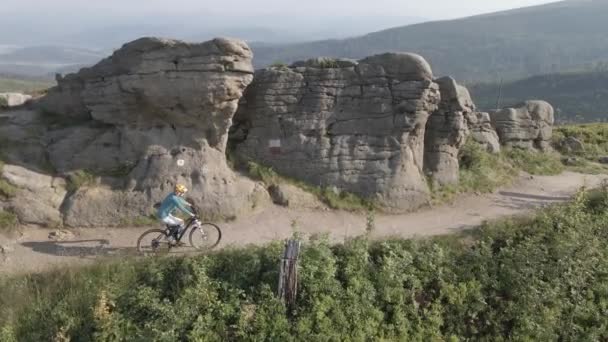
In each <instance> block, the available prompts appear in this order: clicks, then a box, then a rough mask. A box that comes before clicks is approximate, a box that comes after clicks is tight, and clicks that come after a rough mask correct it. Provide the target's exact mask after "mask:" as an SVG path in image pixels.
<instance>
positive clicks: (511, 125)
mask: <svg viewBox="0 0 608 342" xmlns="http://www.w3.org/2000/svg"><path fill="white" fill-rule="evenodd" d="M490 116H491V119H492V125H493V126H494V127H495V128H496V132H497V133H498V136H499V137H500V142H501V144H502V145H504V146H507V147H517V148H524V149H538V150H541V151H546V150H548V149H550V148H551V136H552V132H553V123H554V116H553V107H552V106H551V105H550V104H549V103H547V102H545V101H526V102H524V103H521V104H519V105H517V106H515V108H505V109H502V110H499V111H496V112H493V113H490Z"/></svg>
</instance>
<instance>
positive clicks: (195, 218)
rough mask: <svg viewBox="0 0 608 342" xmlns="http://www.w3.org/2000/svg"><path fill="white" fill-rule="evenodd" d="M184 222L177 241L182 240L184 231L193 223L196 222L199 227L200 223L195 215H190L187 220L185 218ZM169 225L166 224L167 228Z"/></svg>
mask: <svg viewBox="0 0 608 342" xmlns="http://www.w3.org/2000/svg"><path fill="white" fill-rule="evenodd" d="M185 223H186V224H185V225H184V229H182V231H181V233H180V234H179V235H178V236H177V241H178V242H179V241H182V238H183V237H184V235H186V232H187V231H189V230H190V228H191V227H192V226H194V225H195V224H197V225H198V226H199V227H200V223H198V218H197V217H192V218H189V219H188V220H186V222H185ZM168 228H169V227H168V226H167V229H168Z"/></svg>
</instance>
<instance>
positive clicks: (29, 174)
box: [0, 38, 553, 227]
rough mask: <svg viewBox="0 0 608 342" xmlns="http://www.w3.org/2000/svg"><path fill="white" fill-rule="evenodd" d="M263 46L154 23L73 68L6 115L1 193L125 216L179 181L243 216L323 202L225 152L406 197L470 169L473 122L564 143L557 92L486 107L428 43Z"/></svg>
mask: <svg viewBox="0 0 608 342" xmlns="http://www.w3.org/2000/svg"><path fill="white" fill-rule="evenodd" d="M251 58H252V53H251V51H250V50H249V48H248V47H247V45H246V44H245V43H243V42H241V41H237V40H228V39H215V40H213V41H209V42H205V43H200V44H189V43H184V42H181V41H175V40H164V39H157V38H142V39H139V40H136V41H134V42H131V43H128V44H126V45H124V46H123V47H122V48H121V49H119V50H117V51H116V52H115V53H114V54H113V55H112V56H110V57H108V58H106V59H104V60H102V61H101V62H100V63H98V64H97V65H95V66H93V67H91V68H85V69H82V70H81V71H80V72H78V73H76V74H71V75H67V76H66V77H61V76H58V77H57V83H58V85H57V86H56V87H54V88H52V89H51V90H50V91H49V92H48V94H47V95H46V96H45V97H43V98H41V99H39V100H36V101H35V103H34V107H35V109H36V110H29V109H23V108H22V109H19V110H11V111H8V112H3V113H2V114H0V153H1V155H2V159H3V161H4V162H5V164H6V165H5V166H4V167H3V168H2V169H0V181H2V182H3V186H4V187H5V188H7V187H14V188H16V189H18V191H17V192H16V193H14V194H9V195H10V196H6V194H5V195H2V193H0V210H10V211H12V212H14V213H16V214H17V215H18V217H19V220H20V222H21V223H32V224H39V225H46V226H55V225H61V224H62V223H63V224H66V225H68V226H75V227H76V226H77V227H98V226H116V225H125V224H128V223H129V222H130V220H133V219H135V218H138V217H141V216H144V215H148V214H150V213H151V212H152V211H153V208H152V207H153V204H154V203H156V202H158V201H160V200H162V198H163V196H165V195H166V194H167V193H168V192H170V191H171V190H172V187H173V185H174V184H175V183H178V182H179V183H184V184H185V185H186V186H188V187H189V188H190V189H191V192H190V193H189V197H191V198H192V199H193V200H194V201H195V204H196V205H197V206H198V207H199V208H200V209H202V212H203V213H204V214H205V215H212V216H224V217H227V216H234V215H237V214H239V213H242V212H243V211H246V210H248V209H252V208H253V207H256V206H257V207H259V206H260V204H263V203H270V201H271V199H272V201H274V202H275V203H277V204H279V205H284V206H292V205H295V206H298V207H307V208H317V207H319V206H320V203H319V201H318V200H317V198H315V197H314V196H313V195H311V194H308V193H303V192H302V190H301V189H299V188H298V187H296V186H293V185H289V184H275V185H274V186H271V187H270V188H269V189H264V188H263V187H262V186H261V185H259V184H257V183H255V182H254V181H252V180H251V179H249V178H246V177H243V176H239V175H237V174H235V173H234V172H233V171H232V170H231V168H229V167H228V164H227V161H226V154H227V153H230V154H232V153H233V154H235V156H236V157H239V158H238V159H245V160H251V161H255V162H257V163H259V164H262V165H265V166H270V167H272V168H273V169H274V170H275V171H277V172H278V173H279V174H281V175H283V176H287V177H290V178H294V179H297V180H299V181H303V182H306V183H308V184H311V185H314V186H318V187H323V188H331V189H333V191H334V192H335V193H336V194H342V193H345V192H347V193H354V194H357V195H360V196H361V197H364V198H366V199H371V200H374V201H375V202H376V203H377V204H379V205H381V206H382V207H383V208H384V209H385V210H386V211H392V212H402V211H408V210H412V209H416V208H418V207H420V206H421V205H423V204H425V203H427V202H428V200H429V195H430V190H429V186H428V183H427V176H430V178H431V179H432V180H433V181H434V182H435V183H437V184H440V185H446V184H454V183H457V182H458V175H459V165H458V153H459V150H460V148H461V147H462V145H463V144H464V143H465V141H466V139H467V137H468V136H472V138H473V139H474V140H476V141H477V142H479V143H481V144H484V145H485V146H486V147H487V149H488V150H489V151H491V152H498V151H499V150H500V146H499V140H498V139H499V137H500V142H501V143H502V144H503V145H506V146H509V147H524V148H538V149H541V150H545V149H548V147H549V140H550V138H551V126H552V124H553V109H552V108H551V106H550V105H549V104H547V103H545V102H541V101H530V102H526V103H524V104H522V105H521V106H520V107H518V108H514V109H513V108H510V109H505V110H501V111H497V112H495V113H492V114H491V116H490V115H488V114H487V113H477V112H475V105H474V104H473V101H472V100H471V97H470V95H469V92H468V91H467V89H466V88H465V87H463V86H461V85H459V84H458V83H456V81H455V80H454V79H452V78H449V77H445V78H440V79H434V76H433V73H432V71H431V67H430V66H429V64H428V63H427V62H426V61H425V60H424V59H423V58H422V57H420V56H418V55H414V54H407V53H387V54H382V55H376V56H372V57H368V58H365V59H362V60H360V61H353V60H347V59H330V58H316V59H312V60H309V61H304V62H298V63H295V64H293V65H292V66H290V67H287V66H281V67H273V68H269V69H264V70H259V71H257V72H255V75H254V71H253V70H252V66H251ZM254 76H255V77H254ZM252 82H253V83H252ZM235 113H236V114H235ZM229 139H230V146H229V147H230V150H229V151H227V147H228V146H227V144H228V140H229ZM0 164H1V163H0ZM261 201H262V202H263V203H262V202H261Z"/></svg>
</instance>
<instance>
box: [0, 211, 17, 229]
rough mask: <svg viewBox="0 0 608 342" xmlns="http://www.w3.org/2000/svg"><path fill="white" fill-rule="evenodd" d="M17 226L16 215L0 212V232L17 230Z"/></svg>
mask: <svg viewBox="0 0 608 342" xmlns="http://www.w3.org/2000/svg"><path fill="white" fill-rule="evenodd" d="M18 224H19V220H18V219H17V215H15V214H14V213H12V212H10V211H4V210H0V231H12V230H13V229H15V228H17V225H18Z"/></svg>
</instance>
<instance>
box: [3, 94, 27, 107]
mask: <svg viewBox="0 0 608 342" xmlns="http://www.w3.org/2000/svg"><path fill="white" fill-rule="evenodd" d="M31 99H32V96H31V95H26V94H21V93H0V108H1V107H2V106H3V105H4V106H6V107H17V106H21V105H23V104H25V103H26V102H27V101H29V100H31Z"/></svg>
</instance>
